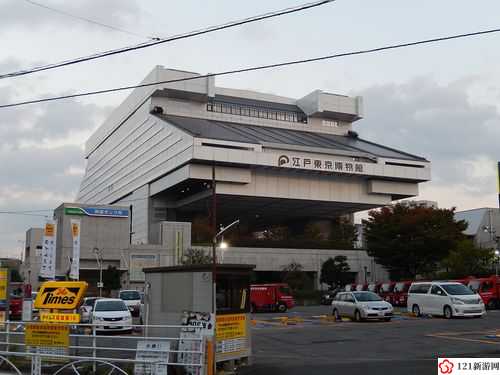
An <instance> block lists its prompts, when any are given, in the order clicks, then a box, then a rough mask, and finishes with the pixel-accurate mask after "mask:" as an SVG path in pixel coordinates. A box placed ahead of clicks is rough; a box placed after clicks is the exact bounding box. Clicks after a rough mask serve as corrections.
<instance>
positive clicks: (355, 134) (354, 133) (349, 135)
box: [347, 130, 359, 138]
mask: <svg viewBox="0 0 500 375" xmlns="http://www.w3.org/2000/svg"><path fill="white" fill-rule="evenodd" d="M347 136H348V137H351V138H358V137H359V136H358V133H357V132H355V131H354V130H349V131H347Z"/></svg>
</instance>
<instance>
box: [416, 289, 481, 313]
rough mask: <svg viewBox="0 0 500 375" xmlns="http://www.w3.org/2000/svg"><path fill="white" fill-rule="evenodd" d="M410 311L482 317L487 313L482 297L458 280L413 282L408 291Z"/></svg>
mask: <svg viewBox="0 0 500 375" xmlns="http://www.w3.org/2000/svg"><path fill="white" fill-rule="evenodd" d="M407 309H408V311H410V312H412V313H413V314H415V315H416V316H420V315H422V314H430V315H441V316H444V317H445V318H446V319H451V318H453V317H456V316H472V317H481V316H483V315H484V314H485V313H486V309H485V307H484V303H483V300H482V299H481V297H480V296H479V295H478V294H476V293H474V292H473V291H472V290H470V289H469V288H468V287H466V286H465V285H463V284H461V283H457V282H442V281H434V282H418V283H412V284H411V286H410V290H409V291H408V307H407Z"/></svg>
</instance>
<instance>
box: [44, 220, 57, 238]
mask: <svg viewBox="0 0 500 375" xmlns="http://www.w3.org/2000/svg"><path fill="white" fill-rule="evenodd" d="M54 229H55V226H54V224H51V223H47V224H45V236H47V237H53V236H54Z"/></svg>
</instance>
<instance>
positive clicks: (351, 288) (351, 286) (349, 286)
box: [344, 284, 356, 292]
mask: <svg viewBox="0 0 500 375" xmlns="http://www.w3.org/2000/svg"><path fill="white" fill-rule="evenodd" d="M354 290H356V284H346V285H345V286H344V291H346V292H352V291H354Z"/></svg>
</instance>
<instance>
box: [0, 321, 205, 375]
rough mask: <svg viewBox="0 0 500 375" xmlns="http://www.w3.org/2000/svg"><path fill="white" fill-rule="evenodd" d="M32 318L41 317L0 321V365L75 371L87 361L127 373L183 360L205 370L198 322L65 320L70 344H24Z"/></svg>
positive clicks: (159, 370) (162, 369) (15, 369)
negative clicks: (189, 323) (71, 322)
mask: <svg viewBox="0 0 500 375" xmlns="http://www.w3.org/2000/svg"><path fill="white" fill-rule="evenodd" d="M34 323H40V322H39V321H31V322H16V321H7V322H5V323H4V324H3V330H0V371H3V370H7V371H11V372H12V373H16V374H23V373H31V374H33V375H39V374H41V373H42V370H43V369H44V368H46V369H49V370H47V371H48V372H49V373H51V374H59V373H65V374H66V373H68V372H67V371H73V372H74V373H75V374H78V375H80V374H83V373H85V371H84V370H85V369H86V368H87V369H88V367H89V366H91V371H90V373H96V370H97V368H98V367H99V368H100V371H103V372H102V373H109V374H111V373H122V374H128V373H129V372H127V371H130V367H132V366H133V367H134V369H135V372H134V371H132V372H133V373H140V374H144V375H147V374H156V375H160V374H166V373H167V369H168V368H169V367H173V366H182V367H184V368H185V369H186V370H188V371H187V373H190V374H202V373H204V372H205V371H204V369H205V367H206V364H205V362H206V355H205V352H206V342H205V341H206V337H205V336H204V335H203V334H202V331H201V329H199V328H197V327H187V326H182V325H136V324H132V325H129V324H127V326H125V327H124V326H123V325H119V324H120V323H116V322H105V323H104V324H105V326H104V325H103V322H100V323H98V324H67V325H68V327H69V329H70V333H69V345H68V346H67V347H58V348H56V347H38V346H29V345H27V344H26V342H25V329H26V325H27V324H34ZM44 324H54V325H61V323H44ZM0 327H1V324H0ZM118 327H120V329H123V330H125V329H127V330H128V329H129V328H130V329H131V333H130V334H126V335H124V334H122V333H120V332H119V331H120V329H119V328H118ZM115 333H116V334H115ZM108 368H109V371H107V369H108ZM44 372H45V371H44ZM2 373H3V372H2ZM100 373H101V372H100ZM169 373H170V372H169Z"/></svg>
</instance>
